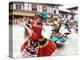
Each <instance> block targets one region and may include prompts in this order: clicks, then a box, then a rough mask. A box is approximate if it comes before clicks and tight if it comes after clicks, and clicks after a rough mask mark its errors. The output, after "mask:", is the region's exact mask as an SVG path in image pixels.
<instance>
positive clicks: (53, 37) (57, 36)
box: [50, 18, 65, 43]
mask: <svg viewBox="0 0 80 60" xmlns="http://www.w3.org/2000/svg"><path fill="white" fill-rule="evenodd" d="M60 27H61V23H60V22H59V21H58V20H57V18H55V19H53V29H52V35H51V36H50V39H51V41H53V42H55V43H56V42H57V41H61V42H64V41H65V39H64V35H62V34H61V33H60V32H59V30H60Z"/></svg>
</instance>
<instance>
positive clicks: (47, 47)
mask: <svg viewBox="0 0 80 60" xmlns="http://www.w3.org/2000/svg"><path fill="white" fill-rule="evenodd" d="M43 19H44V20H46V14H45V13H44V12H42V13H40V14H39V17H38V20H37V23H36V24H35V25H31V24H30V25H27V26H28V27H29V29H30V30H31V31H32V34H31V36H30V38H31V40H32V41H34V42H37V43H38V45H37V47H38V51H37V56H38V57H40V56H50V55H51V54H52V53H53V52H55V50H56V44H55V43H54V42H52V41H51V40H48V39H46V38H44V37H43V36H42V29H43V27H42V21H43ZM27 44H28V41H26V42H25V43H24V44H23V45H22V47H21V52H22V51H23V50H24V49H25V48H27Z"/></svg>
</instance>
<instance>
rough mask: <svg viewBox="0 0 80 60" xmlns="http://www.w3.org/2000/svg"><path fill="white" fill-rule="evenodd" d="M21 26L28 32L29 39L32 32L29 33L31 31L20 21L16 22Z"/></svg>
mask: <svg viewBox="0 0 80 60" xmlns="http://www.w3.org/2000/svg"><path fill="white" fill-rule="evenodd" d="M17 22H18V23H19V24H20V25H21V26H23V27H24V28H26V29H27V31H28V34H29V37H30V36H31V35H32V31H31V29H30V28H29V27H28V26H26V25H25V24H24V23H23V22H21V21H19V20H18V21H17Z"/></svg>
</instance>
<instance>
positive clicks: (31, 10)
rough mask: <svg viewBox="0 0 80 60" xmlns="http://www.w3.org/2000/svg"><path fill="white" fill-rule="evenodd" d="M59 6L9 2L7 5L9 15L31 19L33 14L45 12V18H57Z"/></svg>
mask: <svg viewBox="0 0 80 60" xmlns="http://www.w3.org/2000/svg"><path fill="white" fill-rule="evenodd" d="M59 6H62V5H61V4H51V3H50V4H49V3H31V2H10V4H9V12H10V13H9V15H10V16H11V15H13V16H14V17H16V18H17V16H21V17H23V16H30V17H33V16H34V14H35V13H39V12H42V11H45V12H46V13H47V17H50V15H51V14H52V15H53V16H59V8H58V7H59Z"/></svg>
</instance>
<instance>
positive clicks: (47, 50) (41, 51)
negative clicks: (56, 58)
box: [38, 40, 57, 57]
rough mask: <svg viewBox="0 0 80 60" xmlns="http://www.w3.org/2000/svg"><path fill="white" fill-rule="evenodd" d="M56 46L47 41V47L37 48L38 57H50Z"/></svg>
mask: <svg viewBox="0 0 80 60" xmlns="http://www.w3.org/2000/svg"><path fill="white" fill-rule="evenodd" d="M56 48H57V47H56V44H55V43H53V42H51V41H50V40H49V43H48V44H47V46H45V47H43V48H39V51H38V57H40V56H50V55H51V54H52V53H53V52H54V51H55V50H56Z"/></svg>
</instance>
